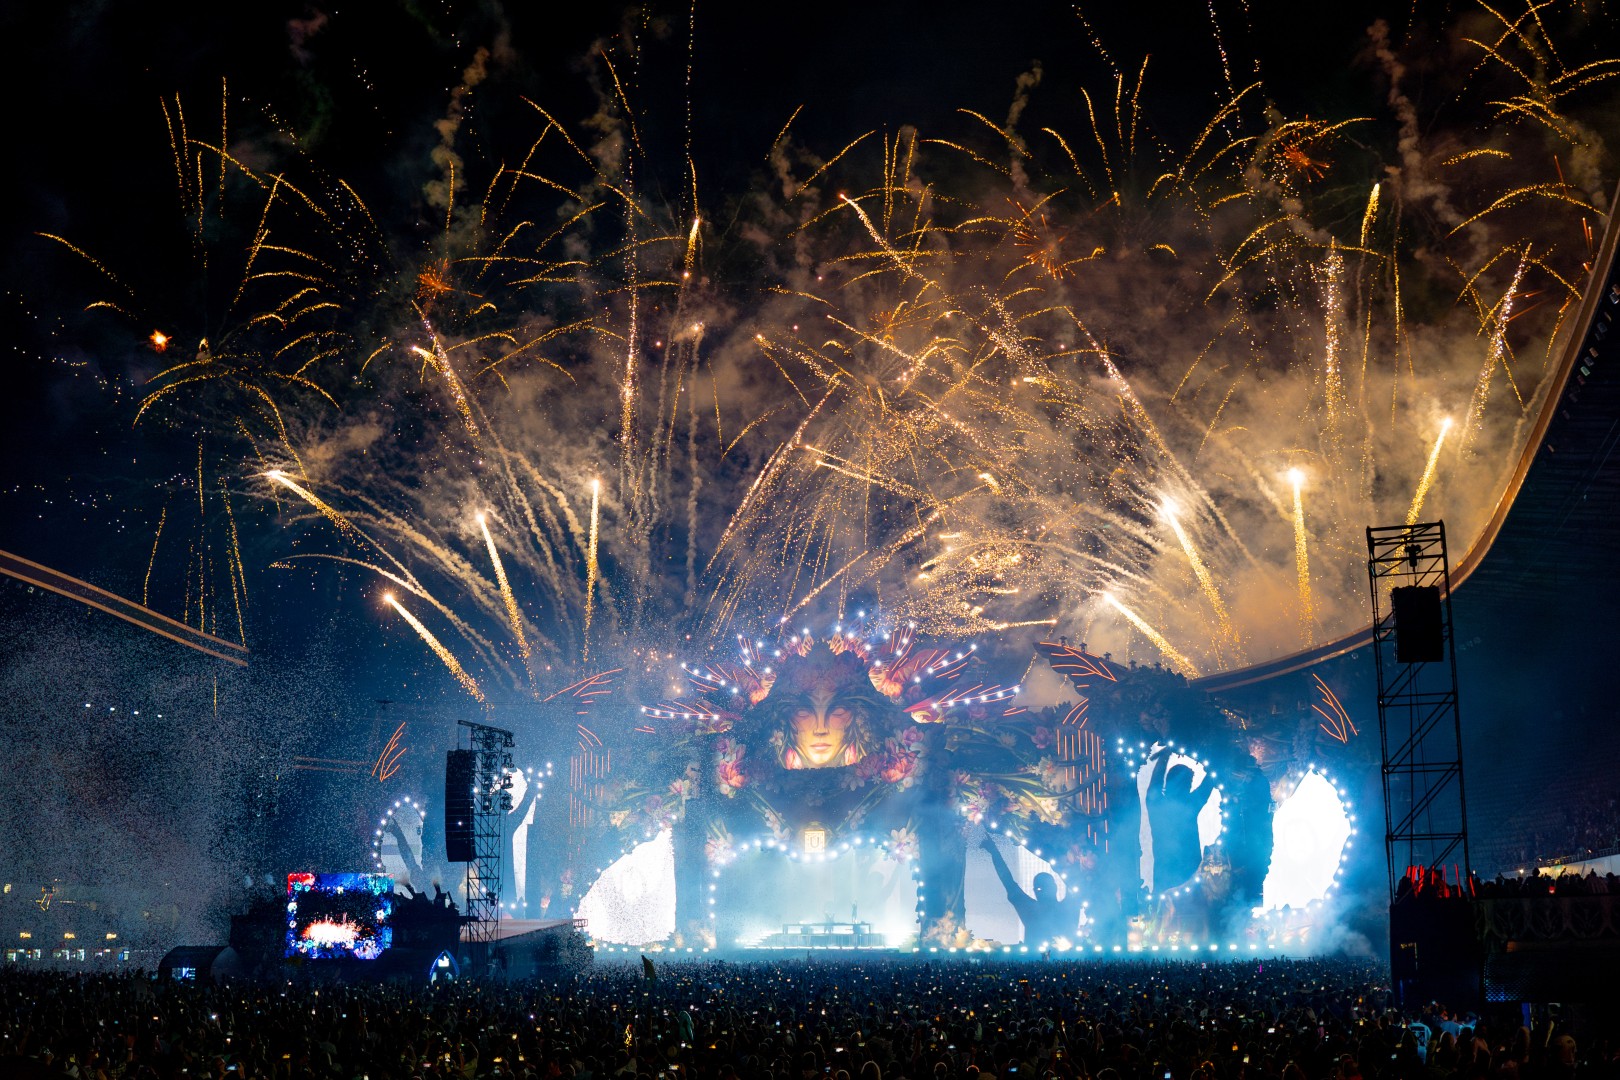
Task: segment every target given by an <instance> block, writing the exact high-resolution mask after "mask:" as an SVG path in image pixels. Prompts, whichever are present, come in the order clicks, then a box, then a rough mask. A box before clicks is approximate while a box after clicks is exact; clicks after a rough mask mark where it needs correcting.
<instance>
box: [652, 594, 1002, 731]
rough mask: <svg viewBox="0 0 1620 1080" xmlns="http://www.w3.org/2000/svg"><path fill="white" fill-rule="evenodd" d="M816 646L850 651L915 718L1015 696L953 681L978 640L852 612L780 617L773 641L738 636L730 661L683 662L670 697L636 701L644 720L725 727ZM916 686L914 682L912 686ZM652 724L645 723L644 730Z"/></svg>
mask: <svg viewBox="0 0 1620 1080" xmlns="http://www.w3.org/2000/svg"><path fill="white" fill-rule="evenodd" d="M817 645H823V646H826V647H827V648H828V649H830V650H831V651H832V652H833V654H835V655H837V656H844V655H851V656H853V657H854V658H855V659H856V660H857V661H859V663H860V665H861V666H862V668H864V669H865V671H866V673H867V675H868V677H869V678H870V680H871V682H872V685H873V686H874V687H875V688H876V689H877V690H878V691H879V692H880V693H882V694H883V695H884V696H885V697H887V698H889V699H890V700H891V701H893V702H895V703H896V705H897V707H898V708H899V709H900V710H901V711H902V712H905V713H907V714H908V715H910V716H911V717H912V719H914V720H916V721H918V722H929V721H936V720H939V719H941V718H942V717H941V715H940V714H941V713H942V712H944V711H945V710H949V709H954V708H961V707H966V706H970V705H988V704H994V703H996V702H1001V701H1009V700H1011V699H1012V698H1014V697H1016V696H1017V694H1018V692H1019V689H1020V688H1019V687H1018V686H1016V685H1014V686H998V685H994V684H991V685H983V684H974V685H971V686H968V685H962V684H960V683H958V682H957V680H958V679H960V678H961V676H962V674H963V672H964V671H965V670H966V669H967V667H968V665H969V664H970V663H971V662H972V660H973V657H974V656H975V654H976V653H977V652H978V645H977V644H975V643H968V644H966V645H959V646H952V647H940V646H930V647H922V646H919V645H918V642H917V630H916V624H915V623H908V624H906V625H904V626H900V627H892V628H885V627H883V626H880V625H879V624H877V623H876V622H874V621H870V620H868V619H867V614H866V612H864V611H861V612H857V613H856V617H855V619H854V620H853V621H850V622H843V621H840V622H837V623H835V624H834V625H833V626H832V627H831V628H830V630H828V631H827V632H826V633H824V634H823V635H822V636H821V637H819V638H818V637H817V636H816V635H815V634H814V633H813V632H812V631H811V630H810V628H809V627H801V628H800V629H799V630H797V631H793V630H791V629H790V628H789V627H788V625H787V620H786V619H785V618H784V619H783V620H782V622H781V624H779V628H778V631H777V635H776V638H775V640H774V641H770V640H767V639H766V638H763V637H760V638H755V639H750V638H747V637H745V636H743V635H741V634H738V635H737V656H736V659H735V660H731V661H706V662H702V663H682V664H681V665H680V670H679V672H678V674H676V676H675V678H676V680H677V682H678V683H679V682H684V683H686V684H687V685H688V687H689V689H690V692H689V693H685V694H683V693H682V692H681V690H680V688H679V686H677V687H676V689H675V690H674V692H673V693H672V694H671V697H670V700H666V701H660V702H656V703H654V704H651V705H644V706H642V707H641V713H642V715H643V716H645V717H647V718H648V719H650V720H676V721H688V722H693V723H707V724H715V725H718V726H719V727H727V726H729V725H730V724H732V723H734V722H736V721H738V720H740V719H741V718H742V716H743V715H744V714H745V713H746V711H747V710H748V709H749V708H751V707H753V706H754V705H757V704H759V703H760V702H761V701H763V700H764V699H765V698H766V697H768V696H769V695H770V693H771V689H772V688H773V687H774V686H775V685H776V682H777V679H778V677H779V676H780V675H781V674H782V669H783V668H784V666H785V665H787V664H791V663H792V661H793V659H794V658H795V657H798V658H803V657H806V656H809V655H810V653H811V650H813V649H814V648H815V647H816V646H817ZM919 688H920V689H919ZM647 730H651V729H647Z"/></svg>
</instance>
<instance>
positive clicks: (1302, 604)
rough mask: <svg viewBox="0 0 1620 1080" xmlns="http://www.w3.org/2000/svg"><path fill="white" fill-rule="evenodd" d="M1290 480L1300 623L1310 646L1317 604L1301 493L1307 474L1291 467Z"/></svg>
mask: <svg viewBox="0 0 1620 1080" xmlns="http://www.w3.org/2000/svg"><path fill="white" fill-rule="evenodd" d="M1288 482H1289V483H1290V484H1292V485H1293V487H1294V572H1295V574H1296V575H1297V577H1298V578H1299V624H1300V629H1301V631H1302V632H1303V634H1304V637H1305V644H1306V645H1307V646H1310V645H1314V644H1316V606H1315V604H1314V603H1313V602H1312V600H1311V559H1310V552H1309V549H1308V548H1307V547H1306V543H1305V497H1304V495H1303V494H1301V488H1302V487H1303V486H1304V483H1305V474H1304V473H1303V472H1301V471H1300V470H1298V469H1289V470H1288Z"/></svg>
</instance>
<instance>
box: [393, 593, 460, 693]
mask: <svg viewBox="0 0 1620 1080" xmlns="http://www.w3.org/2000/svg"><path fill="white" fill-rule="evenodd" d="M383 602H384V603H386V604H387V605H388V606H389V607H391V608H393V609H394V610H395V611H397V612H399V615H400V618H402V619H404V620H405V621H406V622H408V623H410V624H411V629H413V630H415V631H416V633H417V635H418V636H419V637H421V639H422V640H423V641H425V642H427V647H428V648H430V649H432V650H433V655H435V656H437V657H438V658H439V659H440V660H442V661H443V662H444V666H445V667H446V668H448V669H449V670H450V674H451V675H453V676H455V680H456V682H458V683H460V684H461V688H462V689H463V690H465V691H467V693H469V694H471V695H472V697H473V700H474V701H477V702H478V703H480V704H482V703H483V701H484V691H483V690H482V689H480V687H479V685H478V681H477V680H476V679H474V678H473V677H472V676H471V675H469V674H467V672H466V669H464V668H463V667H462V666H461V662H460V661H459V660H457V659H456V658H455V656H453V655H452V654H451V652H450V650H449V649H447V648H445V647H444V645H443V644H442V643H441V642H440V641H439V639H438V638H436V637H434V636H433V631H431V630H429V629H428V628H427V627H425V626H423V625H422V622H421V620H420V619H418V618H417V617H416V616H415V615H412V614H411V613H410V612H409V611H406V610H405V605H403V604H401V603H400V602H399V601H398V600H396V599H395V598H394V594H393V593H384V594H383Z"/></svg>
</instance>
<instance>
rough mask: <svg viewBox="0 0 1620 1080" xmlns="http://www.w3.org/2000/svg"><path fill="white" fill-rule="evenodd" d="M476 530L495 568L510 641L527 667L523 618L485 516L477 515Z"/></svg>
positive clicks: (526, 645) (527, 649)
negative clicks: (516, 646)
mask: <svg viewBox="0 0 1620 1080" xmlns="http://www.w3.org/2000/svg"><path fill="white" fill-rule="evenodd" d="M478 528H479V529H480V531H482V532H483V534H484V546H485V547H487V548H488V549H489V561H490V563H491V564H492V565H493V566H494V567H495V580H496V582H497V583H498V584H499V585H500V588H501V599H502V600H503V601H505V603H506V617H507V619H508V621H509V622H510V623H511V626H512V639H513V640H514V641H516V642H517V645H518V652H519V653H520V654H521V655H522V657H523V663H524V664H525V665H527V664H528V663H529V660H530V659H531V656H532V654H531V652H530V649H529V639H528V636H527V635H526V634H524V632H523V616H522V615H521V614H520V613H519V612H518V605H517V597H516V596H514V595H513V594H512V583H511V582H510V581H508V580H507V579H506V565H505V564H504V563H502V562H501V553H500V552H499V551H497V550H495V538H494V537H493V536H491V535H490V533H489V520H488V516H487V515H485V514H482V513H481V514H479V515H478Z"/></svg>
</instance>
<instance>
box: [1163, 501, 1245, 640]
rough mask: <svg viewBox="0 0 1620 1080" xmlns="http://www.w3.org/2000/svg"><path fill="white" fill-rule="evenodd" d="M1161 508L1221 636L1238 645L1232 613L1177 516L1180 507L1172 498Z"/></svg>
mask: <svg viewBox="0 0 1620 1080" xmlns="http://www.w3.org/2000/svg"><path fill="white" fill-rule="evenodd" d="M1161 509H1162V512H1163V516H1164V520H1165V521H1167V522H1168V523H1169V524H1170V528H1171V531H1173V532H1174V533H1175V534H1176V539H1177V540H1179V541H1181V550H1182V551H1184V552H1186V553H1187V561H1188V562H1189V563H1191V564H1192V569H1193V573H1194V574H1195V575H1196V576H1197V578H1198V585H1199V587H1200V588H1201V589H1203V590H1204V597H1205V598H1206V599H1207V600H1208V601H1209V606H1210V607H1211V608H1212V609H1213V610H1214V612H1215V621H1216V624H1217V625H1218V626H1219V627H1220V631H1221V637H1223V638H1224V639H1226V640H1227V641H1228V642H1231V643H1232V644H1233V645H1236V644H1237V631H1236V629H1235V628H1234V627H1233V625H1232V616H1231V613H1230V612H1228V611H1227V610H1226V601H1225V600H1223V599H1222V598H1221V591H1220V590H1219V589H1217V588H1216V587H1215V578H1214V577H1213V576H1212V575H1211V574H1210V572H1209V567H1207V566H1205V565H1204V560H1203V557H1202V556H1200V555H1199V554H1198V548H1197V547H1195V546H1194V545H1193V541H1192V537H1190V536H1188V535H1187V530H1186V529H1184V528H1182V526H1181V519H1180V518H1179V517H1178V516H1177V514H1178V511H1179V507H1177V506H1176V504H1175V503H1174V502H1173V501H1171V500H1170V499H1166V500H1165V501H1164V505H1163V507H1162V508H1161Z"/></svg>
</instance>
